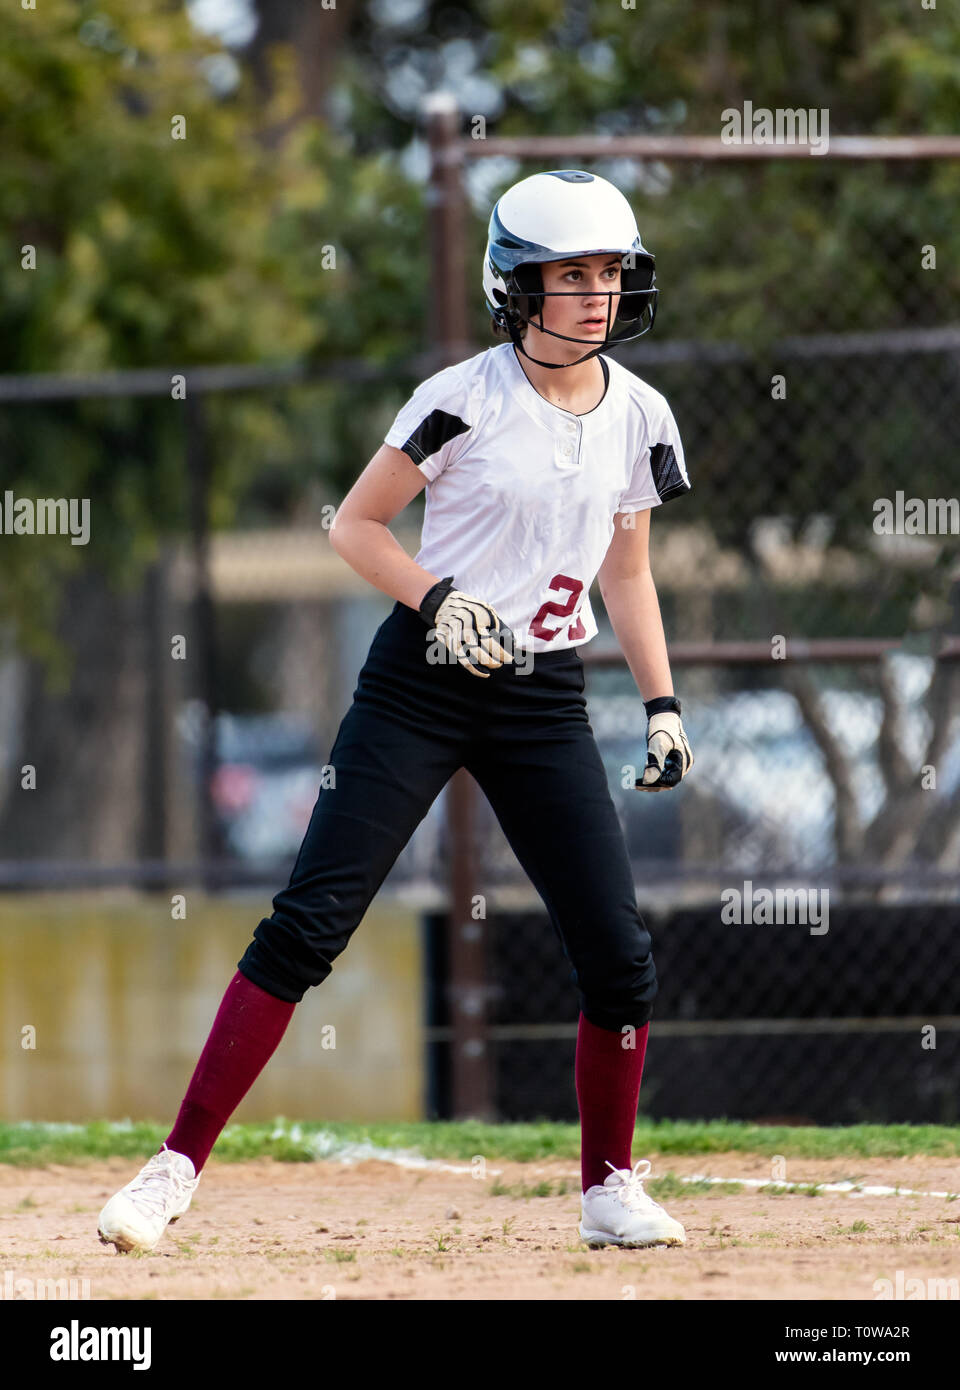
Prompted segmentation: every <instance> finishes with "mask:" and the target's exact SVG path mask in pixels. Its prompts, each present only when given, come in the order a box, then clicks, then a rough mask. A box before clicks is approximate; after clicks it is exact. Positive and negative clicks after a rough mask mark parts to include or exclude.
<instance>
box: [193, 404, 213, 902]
mask: <svg viewBox="0 0 960 1390" xmlns="http://www.w3.org/2000/svg"><path fill="white" fill-rule="evenodd" d="M184 405H185V408H186V428H187V472H188V474H189V487H190V524H191V532H192V542H193V567H194V591H193V624H192V627H193V638H192V640H193V643H194V648H195V661H194V666H193V673H194V689H195V691H196V693H197V696H198V698H199V700H200V702H201V705H202V707H203V728H202V731H201V735H200V756H199V788H198V794H197V795H198V804H197V820H198V826H197V829H198V840H199V845H200V858H201V861H202V863H203V865H204V879H205V883H206V886H207V888H208V889H213V888H216V887H217V871H216V868H215V864H216V863H217V861H218V860H219V859H220V853H221V845H220V830H219V825H218V822H217V815H216V809H215V807H214V804H213V777H214V773H215V772H216V768H217V742H216V737H217V735H216V717H217V653H216V618H215V613H214V606H213V592H212V584H211V580H210V461H209V451H208V441H207V436H206V421H205V413H204V408H203V396H202V395H201V394H199V393H197V392H191V393H189V394H188V395H187V397H186V399H185V402H184ZM188 659H189V656H188Z"/></svg>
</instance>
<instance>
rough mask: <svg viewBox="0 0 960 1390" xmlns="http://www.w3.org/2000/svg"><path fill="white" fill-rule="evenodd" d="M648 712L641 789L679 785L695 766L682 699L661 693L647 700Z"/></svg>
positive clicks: (654, 789)
mask: <svg viewBox="0 0 960 1390" xmlns="http://www.w3.org/2000/svg"><path fill="white" fill-rule="evenodd" d="M644 709H645V710H646V712H647V765H646V767H645V768H644V771H643V776H642V777H641V778H638V780H637V781H636V782H634V784H633V785H634V787H635V789H636V790H637V791H643V792H658V791H662V790H664V788H667V787H675V786H677V784H678V783H679V782H681V781H682V780H683V778H684V777H685V776H686V774H687V773H688V772H689V771H690V769H691V768H692V767H693V753H692V752H691V751H690V744H689V743H688V742H687V736H686V734H685V733H684V731H683V724H682V723H681V721H680V701H679V700H678V699H677V697H676V696H675V695H661V696H659V697H658V698H657V699H655V700H647V701H645V702H644Z"/></svg>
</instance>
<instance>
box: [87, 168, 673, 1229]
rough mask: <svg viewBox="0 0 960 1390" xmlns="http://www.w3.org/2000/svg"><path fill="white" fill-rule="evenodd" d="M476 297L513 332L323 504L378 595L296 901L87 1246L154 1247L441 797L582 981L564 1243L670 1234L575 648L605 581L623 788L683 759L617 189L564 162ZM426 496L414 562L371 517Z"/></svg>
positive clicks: (509, 222) (642, 317)
mask: <svg viewBox="0 0 960 1390" xmlns="http://www.w3.org/2000/svg"><path fill="white" fill-rule="evenodd" d="M483 288H484V294H485V298H486V303H487V307H488V309H489V311H490V314H491V316H492V321H493V327H494V331H495V333H497V334H498V335H499V336H501V337H502V338H503V339H504V341H502V342H501V343H499V344H498V345H496V346H494V347H491V348H488V349H487V350H486V351H485V352H481V353H479V354H477V355H476V356H475V357H472V358H470V359H469V360H468V361H465V362H461V363H459V364H457V365H455V366H451V367H447V368H446V369H444V370H443V371H440V372H438V373H437V374H436V375H435V376H432V377H430V378H429V379H428V380H427V381H424V382H423V383H422V384H421V385H420V386H419V387H418V388H417V390H416V391H415V392H414V394H413V396H412V398H411V399H410V400H409V401H408V402H407V404H406V405H404V407H403V408H402V409H401V410H400V412H399V414H398V415H397V417H396V419H395V421H394V423H393V426H392V428H391V429H390V430H389V432H388V434H387V435H386V439H385V442H384V445H383V447H382V448H381V449H380V450H379V451H378V453H377V454H376V455H375V456H374V458H373V459H372V460H371V462H370V464H369V465H368V467H367V468H366V469H365V470H364V472H363V474H362V475H361V477H360V478H359V479H358V480H357V482H356V483H355V485H354V486H353V488H352V489H351V491H350V493H349V494H348V495H347V497H346V498H345V499H344V501H343V503H342V505H341V507H340V508H339V511H338V514H337V517H336V520H335V523H334V526H333V528H332V530H331V543H332V544H333V546H334V548H335V549H336V550H337V552H338V553H339V554H340V555H341V556H342V557H343V558H344V559H345V560H346V561H347V562H348V563H349V564H350V565H351V566H352V567H353V568H354V569H356V570H357V571H358V572H359V573H360V574H361V575H363V577H364V578H366V579H367V580H369V582H370V583H371V584H373V585H375V586H376V587H377V588H378V589H380V590H382V591H384V592H386V593H388V594H390V595H391V596H392V597H393V598H394V599H395V600H396V603H395V606H394V608H393V610H392V612H391V613H390V615H389V616H388V617H387V618H386V619H385V620H384V622H383V623H381V625H380V627H379V628H378V629H377V632H376V634H375V636H374V639H373V642H372V644H371V647H370V651H369V654H368V656H367V659H366V661H365V663H364V665H363V668H362V669H361V671H360V675H359V678H358V683H357V688H356V690H355V691H354V695H353V703H352V705H351V707H350V709H349V710H348V711H347V714H346V715H345V717H344V719H343V722H342V724H341V725H340V729H339V732H338V734H337V738H336V741H335V743H334V746H333V749H332V752H331V754H330V759H329V761H330V763H331V764H332V766H333V767H334V769H335V773H336V777H335V783H336V785H335V786H331V787H324V788H323V789H322V790H321V792H320V795H319V797H318V799H317V803H316V806H315V808H314V811H313V815H312V818H311V821H310V824H309V827H308V829H307V831H306V835H305V837H304V840H303V844H302V846H301V849H300V853H299V855H298V858H297V862H296V864H295V866H294V869H293V873H292V875H291V879H290V882H289V884H288V886H287V887H286V888H285V889H283V891H282V892H280V893H278V894H277V896H276V897H275V898H274V900H273V913H272V915H271V916H270V917H267V918H264V919H263V920H262V921H261V922H260V924H259V925H258V926H257V928H256V930H255V931H254V933H253V940H252V941H251V942H250V944H249V946H248V948H247V951H246V953H245V954H244V956H243V958H242V959H241V960H240V962H239V965H238V970H237V973H236V974H235V975H234V977H233V979H232V980H231V982H230V984H229V986H228V988H227V991H226V994H225V995H224V998H223V1001H222V1003H221V1005H220V1008H219V1011H218V1013H217V1016H216V1019H215V1021H214V1024H213V1029H212V1031H211V1033H210V1036H209V1038H208V1039H207V1042H206V1044H205V1046H204V1049H203V1052H202V1054H201V1056H200V1059H199V1061H198V1063H197V1067H196V1070H195V1072H194V1074H193V1078H192V1079H191V1082H190V1085H189V1088H188V1090H187V1093H186V1096H185V1098H184V1100H183V1103H182V1105H181V1107H180V1111H179V1114H178V1116H177V1119H176V1122H175V1124H174V1126H173V1129H172V1130H171V1132H170V1134H169V1135H168V1137H167V1139H166V1141H165V1143H164V1144H163V1146H162V1147H161V1149H160V1151H159V1153H157V1154H155V1155H154V1156H153V1157H152V1158H151V1159H150V1160H149V1162H148V1163H147V1164H146V1166H145V1167H144V1168H143V1169H142V1170H141V1172H140V1173H139V1174H138V1175H137V1177H136V1178H134V1180H133V1181H132V1182H131V1183H129V1184H128V1185H127V1186H126V1187H124V1188H123V1189H121V1191H120V1192H118V1193H117V1194H116V1195H115V1196H114V1197H112V1198H111V1199H110V1201H109V1202H108V1203H107V1205H106V1206H105V1207H104V1209H103V1211H102V1213H101V1215H100V1221H99V1233H100V1237H101V1240H103V1241H104V1242H105V1243H112V1244H113V1245H114V1246H116V1248H117V1250H119V1251H125V1250H132V1249H143V1250H150V1249H152V1248H153V1247H154V1246H155V1245H156V1244H157V1242H158V1241H159V1239H160V1237H161V1235H162V1233H163V1231H164V1229H165V1228H166V1226H167V1223H168V1222H170V1221H175V1220H177V1219H178V1218H179V1217H180V1216H182V1215H183V1213H184V1212H185V1211H186V1210H187V1208H188V1207H189V1205H190V1200H191V1195H192V1193H193V1191H194V1190H195V1188H196V1186H197V1183H198V1182H199V1180H200V1171H201V1169H202V1168H203V1165H204V1163H205V1162H206V1160H207V1156H208V1155H209V1153H210V1150H211V1149H212V1148H213V1145H214V1143H215V1141H216V1139H217V1136H218V1135H219V1134H220V1132H221V1130H222V1129H223V1126H224V1125H225V1124H226V1123H227V1120H228V1119H229V1117H230V1115H231V1114H232V1113H233V1111H234V1110H235V1108H236V1107H237V1105H238V1104H239V1103H240V1101H241V1100H242V1099H243V1097H244V1096H245V1095H246V1094H247V1092H248V1090H249V1089H250V1087H251V1086H252V1085H253V1082H254V1081H255V1080H256V1078H257V1076H258V1075H259V1074H260V1071H261V1070H262V1068H263V1067H264V1066H265V1064H266V1063H267V1061H268V1060H269V1058H270V1056H271V1055H272V1053H273V1052H274V1050H275V1049H276V1047H277V1045H278V1044H279V1042H280V1040H281V1038H282V1036H283V1033H284V1030H285V1029H286V1027H287V1024H288V1022H289V1020H290V1017H291V1015H292V1013H293V1010H294V1008H295V1006H296V1004H297V1003H298V1002H299V1001H300V1000H301V999H302V998H303V996H304V994H305V993H306V991H307V990H308V989H309V988H310V987H311V986H312V985H318V984H320V983H322V981H323V980H325V979H326V977H327V976H328V975H329V973H330V970H331V967H332V963H333V961H334V960H335V959H336V957H337V956H338V955H339V954H340V952H341V951H342V950H343V949H344V948H345V947H346V945H347V943H348V941H349V939H350V936H351V934H352V933H353V931H354V930H355V928H356V927H357V926H358V924H359V923H360V921H361V920H362V918H363V916H364V913H365V912H366V910H367V907H368V906H369V904H370V902H371V900H372V899H373V897H374V895H375V894H376V892H377V889H378V888H379V887H380V884H381V883H382V882H383V880H384V878H385V877H386V875H387V873H388V872H389V870H390V868H391V866H392V865H393V864H394V862H395V861H396V858H397V856H398V855H399V853H400V851H401V850H402V849H403V847H404V845H405V844H406V843H407V841H408V840H409V838H410V836H411V835H412V833H413V831H414V830H415V828H416V826H417V825H418V824H419V823H420V821H421V820H422V819H423V818H424V816H425V815H426V813H427V811H428V810H429V808H430V806H431V804H432V803H433V801H434V800H435V798H436V796H437V795H438V793H439V792H440V790H441V788H442V787H443V786H444V785H445V784H446V782H447V781H448V780H449V779H450V777H451V776H452V775H453V773H454V772H455V771H456V770H457V769H458V768H460V767H465V768H467V769H468V771H469V772H470V773H471V774H472V776H473V777H474V778H475V779H476V780H477V782H478V783H479V784H480V786H481V787H482V788H483V791H484V792H485V794H486V795H487V797H488V798H489V800H490V802H491V805H492V807H493V809H494V812H495V813H496V815H497V818H498V820H499V822H500V824H501V826H502V827H503V830H504V833H505V834H506V836H507V838H508V840H509V842H510V844H511V846H512V848H513V849H514V851H515V853H516V855H517V858H518V860H519V861H520V864H521V865H522V866H523V868H524V870H525V871H526V873H527V874H528V875H529V877H530V879H531V881H532V882H533V884H534V885H535V887H536V888H537V891H538V892H539V893H540V895H541V897H542V899H543V901H544V904H545V906H546V908H547V910H548V912H549V915H550V919H551V922H552V924H553V927H554V930H555V931H556V933H557V935H558V937H559V939H560V943H561V946H562V949H563V950H564V952H565V954H566V955H567V957H568V959H569V960H570V962H571V964H572V966H573V973H574V979H575V981H576V985H577V989H578V992H579V1002H580V1015H579V1025H578V1036H577V1051H576V1063H575V1084H576V1091H577V1099H578V1105H579V1113H580V1124H581V1170H582V1189H583V1195H582V1205H581V1222H580V1235H581V1238H582V1239H583V1240H585V1241H587V1242H588V1243H590V1244H592V1245H603V1244H607V1243H612V1244H618V1245H627V1246H638V1245H656V1244H669V1245H678V1244H682V1243H683V1240H684V1231H683V1227H682V1226H681V1225H680V1224H679V1222H677V1221H675V1220H673V1219H672V1218H671V1217H670V1216H668V1215H667V1213H666V1212H665V1211H664V1210H663V1208H662V1207H660V1206H658V1205H657V1203H655V1202H654V1201H652V1200H651V1198H650V1197H649V1196H647V1194H646V1193H645V1192H644V1191H643V1186H642V1184H643V1179H644V1178H645V1177H646V1176H647V1174H648V1173H649V1171H650V1164H649V1162H648V1161H647V1160H645V1159H643V1160H640V1161H639V1162H637V1163H636V1164H632V1156H631V1142H632V1138H633V1131H634V1125H635V1122H636V1115H637V1104H638V1097H639V1089H640V1078H641V1074H642V1070H643V1061H644V1056H645V1051H646V1044H647V1032H648V1021H649V1018H650V1016H651V1012H652V1004H653V999H654V996H655V994H656V989H657V985H656V972H655V969H654V963H653V958H652V955H651V943H650V936H649V933H648V931H647V929H646V926H645V925H644V922H643V920H642V918H641V916H640V914H639V912H638V909H637V902H636V894H635V890H634V885H633V876H632V872H631V868H630V864H629V861H628V857H627V852H626V846H625V844H624V839H623V834H622V830H621V827H620V823H619V820H618V818H617V814H616V809H615V807H614V804H613V801H612V798H611V796H610V791H609V787H608V784H607V779H606V774H605V771H604V768H603V764H602V761H601V758H600V754H599V751H598V749H597V746H596V742H595V739H594V735H593V730H592V728H591V726H590V722H589V719H588V716H587V713H586V701H585V698H584V694H583V691H584V670H583V661H582V659H581V656H580V653H579V648H580V647H581V646H582V645H583V643H585V642H589V640H590V639H591V638H592V637H593V636H595V634H596V632H597V624H596V621H595V619H594V615H593V612H592V609H591V606H590V596H589V591H590V587H591V585H592V583H593V581H594V579H595V578H597V577H599V582H600V588H601V592H602V593H603V597H604V600H605V604H606V608H607V611H608V614H609V616H610V619H611V622H612V624H613V627H614V630H615V632H616V635H617V637H618V640H619V641H620V644H621V646H622V648H623V650H624V653H625V656H626V658H627V661H628V664H629V665H630V668H631V671H632V673H633V675H634V678H635V680H636V682H637V685H638V687H639V689H640V691H641V693H642V694H643V695H644V696H645V697H646V701H645V709H646V714H647V747H646V754H645V757H644V759H643V764H644V765H643V767H642V769H641V770H640V775H639V777H638V778H637V779H636V785H637V786H638V787H639V788H641V789H645V790H650V791H658V790H661V789H663V788H671V787H675V786H676V785H677V783H678V782H679V781H680V779H681V778H682V777H683V776H684V775H685V773H686V772H687V771H688V770H689V768H690V767H691V766H692V764H693V757H692V755H691V752H690V747H689V744H688V742H687V739H686V737H685V735H684V731H683V726H682V723H681V719H680V713H681V711H680V703H679V701H678V700H677V699H676V698H675V696H674V694H673V687H672V683H671V679H670V669H669V664H668V660H667V653H666V646H665V641H664V635H663V627H662V624H661V620H660V610H659V604H658V601H657V595H656V590H655V588H654V585H653V580H652V578H651V575H650V570H649V565H648V535H649V524H650V513H651V511H652V509H653V508H654V507H657V506H659V505H660V504H661V503H662V502H665V501H667V500H668V499H670V498H673V497H677V496H680V495H681V494H682V493H684V492H685V491H687V489H688V488H689V486H690V484H689V480H688V477H687V472H686V468H685V466H684V461H683V451H682V448H681V445H680V440H679V437H678V434H677V429H676V425H675V423H674V420H673V416H672V414H671V412H670V409H669V407H668V405H667V403H666V401H665V400H664V398H663V396H661V395H660V394H659V393H658V392H656V391H654V390H653V389H652V388H651V387H649V386H647V385H646V384H645V383H644V382H642V381H640V380H639V379H638V378H636V377H635V376H633V375H632V374H631V373H629V372H628V371H626V370H625V369H624V368H623V367H621V366H620V364H619V363H618V362H616V361H615V360H613V359H612V358H607V357H605V356H602V355H601V353H602V351H603V349H604V348H607V347H611V346H613V345H615V344H617V343H621V342H628V341H631V340H632V339H634V338H636V337H638V336H639V335H640V334H642V333H644V332H646V331H647V330H648V329H649V327H650V326H651V324H652V323H653V319H654V314H655V308H656V297H657V290H656V287H655V276H654V258H653V256H652V255H650V254H649V252H647V251H646V250H645V249H644V247H643V244H642V242H641V239H640V234H639V232H638V230H637V225H636V222H635V220H634V216H633V213H632V211H631V209H630V206H629V204H628V202H627V200H626V199H625V198H624V196H623V195H622V193H620V192H619V190H618V189H616V188H615V187H614V186H613V185H612V184H610V183H608V182H606V181H605V180H604V179H601V178H598V177H595V176H594V175H592V174H589V173H583V172H580V171H578V170H569V169H564V170H557V171H553V172H550V173H542V174H535V175H533V176H532V177H530V178H526V179H523V180H522V181H521V182H519V183H517V184H515V185H514V187H512V188H511V189H509V190H508V192H507V193H505V194H504V195H503V197H502V198H501V199H500V200H499V202H498V203H497V204H496V206H495V207H494V209H493V213H492V216H491V219H490V227H489V238H488V244H487V248H486V252H485V255H484V263H483ZM424 487H426V489H427V492H426V506H425V514H424V525H423V533H422V543H421V547H420V550H419V551H418V553H417V556H416V558H415V559H410V557H409V556H408V555H407V554H406V553H405V552H404V551H403V549H402V548H401V546H400V545H399V544H398V543H397V541H396V540H395V539H394V538H393V536H392V535H391V534H390V532H389V530H388V529H387V527H388V525H389V523H390V521H392V520H393V518H394V517H395V516H396V515H397V514H398V513H399V512H400V511H401V510H402V509H403V507H405V506H406V505H407V504H408V503H409V502H410V501H411V500H412V499H413V498H414V497H415V496H416V495H417V494H418V493H419V492H420V491H421V490H422V489H423V488H424Z"/></svg>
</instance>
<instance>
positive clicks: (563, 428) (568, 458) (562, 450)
mask: <svg viewBox="0 0 960 1390" xmlns="http://www.w3.org/2000/svg"><path fill="white" fill-rule="evenodd" d="M555 409H557V410H558V411H559V413H560V415H561V417H562V418H561V419H560V420H559V421H558V422H557V427H556V432H555V434H554V453H553V461H554V463H555V464H556V466H557V467H558V468H561V469H569V470H576V469H578V468H579V467H580V450H581V445H582V443H583V425H582V423H581V421H580V418H579V416H577V415H568V414H566V412H565V411H560V408H559V406H557V407H555Z"/></svg>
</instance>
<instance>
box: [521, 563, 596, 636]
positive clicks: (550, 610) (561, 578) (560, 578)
mask: <svg viewBox="0 0 960 1390" xmlns="http://www.w3.org/2000/svg"><path fill="white" fill-rule="evenodd" d="M550 588H551V589H558V590H563V589H567V590H568V591H569V593H568V595H567V598H566V599H565V600H564V601H563V602H562V603H544V604H542V605H541V606H540V608H538V610H537V613H536V616H535V618H534V619H533V622H532V623H531V624H530V631H531V633H532V634H533V636H534V637H542V638H543V640H544V641H545V642H552V641H553V639H554V637H556V636H557V635H558V634H559V633H561V632H562V631H563V628H564V624H563V623H561V624H560V626H559V627H546V626H545V625H544V619H545V618H550V617H552V618H569V617H570V614H571V613H572V612H573V610H574V609H575V608H576V606H577V604H578V603H579V601H580V595H581V594H582V593H583V581H582V580H580V579H571V578H570V576H569V575H567V574H555V575H554V576H553V578H552V579H551V580H550ZM586 632H587V629H586V628H585V627H584V625H583V620H582V619H581V617H580V615H579V613H578V614H577V617H576V621H575V622H572V623H571V624H570V625H569V627H568V628H567V636H568V637H570V638H573V639H574V640H576V639H577V638H579V637H585V636H586Z"/></svg>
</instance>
